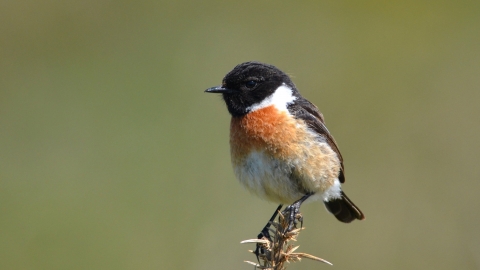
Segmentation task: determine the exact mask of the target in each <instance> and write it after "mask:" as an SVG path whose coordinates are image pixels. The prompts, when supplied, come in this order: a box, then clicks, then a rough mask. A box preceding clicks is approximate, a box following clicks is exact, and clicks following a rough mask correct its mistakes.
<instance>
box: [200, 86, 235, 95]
mask: <svg viewBox="0 0 480 270" xmlns="http://www.w3.org/2000/svg"><path fill="white" fill-rule="evenodd" d="M205 92H206V93H221V94H223V93H233V92H235V90H232V89H228V88H225V87H222V86H214V87H211V88H208V89H207V90H205Z"/></svg>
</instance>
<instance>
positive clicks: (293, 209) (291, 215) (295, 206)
mask: <svg viewBox="0 0 480 270" xmlns="http://www.w3.org/2000/svg"><path fill="white" fill-rule="evenodd" d="M312 195H313V193H307V194H305V195H303V197H302V198H300V199H299V200H297V201H295V202H294V203H292V204H291V205H289V206H287V207H285V210H283V212H282V214H283V215H284V216H287V215H288V228H287V230H286V231H285V232H284V233H286V232H289V231H291V230H292V229H293V228H294V227H296V219H297V214H298V213H299V212H300V206H301V205H302V203H303V202H304V201H305V200H306V199H308V198H309V197H310V196H312ZM299 220H300V222H301V223H302V226H303V218H300V219H299Z"/></svg>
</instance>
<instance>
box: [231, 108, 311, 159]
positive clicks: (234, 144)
mask: <svg viewBox="0 0 480 270" xmlns="http://www.w3.org/2000/svg"><path fill="white" fill-rule="evenodd" d="M301 129H302V128H300V130H301ZM305 135H306V134H305V132H299V129H298V128H297V123H296V121H295V119H293V118H292V117H291V116H289V115H287V112H284V111H279V110H277V109H276V108H275V107H274V106H269V107H266V108H263V109H259V110H257V111H254V112H251V113H249V114H247V115H245V116H243V117H238V118H235V117H234V118H232V120H231V125H230V146H231V152H232V153H231V154H232V162H233V163H234V164H236V163H237V162H240V161H241V160H242V159H243V158H244V157H245V156H246V155H248V153H250V152H251V151H252V150H263V151H265V152H266V153H268V154H270V155H273V156H275V157H276V158H278V159H288V157H290V156H292V155H294V154H295V152H297V151H298V150H299V149H296V148H298V142H299V141H301V140H305Z"/></svg>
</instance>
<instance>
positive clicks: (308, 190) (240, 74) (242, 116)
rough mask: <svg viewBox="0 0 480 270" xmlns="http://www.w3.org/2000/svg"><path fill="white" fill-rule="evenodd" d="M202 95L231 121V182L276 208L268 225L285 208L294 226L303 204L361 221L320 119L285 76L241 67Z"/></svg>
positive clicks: (271, 69)
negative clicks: (218, 100)
mask: <svg viewBox="0 0 480 270" xmlns="http://www.w3.org/2000/svg"><path fill="white" fill-rule="evenodd" d="M205 92H207V93H217V94H221V95H222V97H223V101H224V102H225V104H226V106H227V109H228V112H229V113H230V115H231V121H230V155H231V162H232V166H233V170H234V174H235V176H236V177H237V178H238V180H239V181H240V183H241V184H242V185H243V186H244V187H245V188H246V189H247V190H249V191H250V192H251V193H253V194H255V195H257V196H259V197H260V198H263V199H266V200H268V201H272V202H275V203H279V204H280V205H279V206H278V208H277V211H276V212H275V213H274V215H273V216H272V218H271V219H270V222H271V221H273V219H274V218H275V216H276V213H277V212H278V210H280V209H281V208H282V206H283V205H284V204H288V205H289V206H288V207H289V209H290V210H292V211H290V213H291V218H293V220H295V215H296V214H297V213H298V211H299V208H300V206H301V205H302V203H303V202H305V201H307V200H308V201H318V200H320V201H322V202H323V203H324V205H325V207H326V209H327V210H328V211H329V212H330V213H332V214H333V215H334V216H335V217H336V219H337V220H339V221H341V222H343V223H350V222H352V221H354V220H363V219H365V216H364V214H363V213H362V211H360V209H359V208H358V207H357V206H356V205H355V204H354V203H353V202H352V201H351V200H350V199H349V198H348V197H347V195H346V194H345V192H343V190H342V188H341V185H342V184H343V183H344V182H345V169H344V165H343V158H342V155H341V154H340V150H339V148H338V146H337V143H336V142H335V139H334V138H333V136H332V135H331V134H330V132H329V131H328V129H327V127H326V126H325V120H324V117H323V115H322V113H321V112H320V111H319V109H318V108H317V106H315V105H314V104H313V103H311V102H310V101H308V100H307V99H305V98H304V97H303V96H302V95H300V92H299V91H298V89H297V87H296V86H295V84H294V83H293V82H292V80H291V78H290V77H289V76H288V75H287V74H286V73H285V72H283V71H281V70H280V69H278V68H277V67H275V66H273V65H270V64H266V63H262V62H257V61H249V62H244V63H241V64H238V65H237V66H235V67H234V68H233V69H232V70H231V71H230V72H228V73H227V74H226V75H225V77H224V78H223V80H222V84H221V85H220V86H215V87H211V88H208V89H207V90H205ZM267 227H268V223H267V226H266V227H265V228H264V229H263V230H262V232H263V233H264V235H265V234H268V230H267ZM290 227H291V226H290ZM261 235H262V233H261V234H260V235H259V238H261Z"/></svg>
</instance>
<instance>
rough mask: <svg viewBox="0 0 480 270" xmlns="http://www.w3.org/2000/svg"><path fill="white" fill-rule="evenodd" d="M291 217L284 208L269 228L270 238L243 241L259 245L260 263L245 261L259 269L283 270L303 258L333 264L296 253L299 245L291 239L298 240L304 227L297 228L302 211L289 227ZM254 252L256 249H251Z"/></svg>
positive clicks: (305, 254) (243, 242)
mask: <svg viewBox="0 0 480 270" xmlns="http://www.w3.org/2000/svg"><path fill="white" fill-rule="evenodd" d="M288 217H290V213H289V210H284V212H282V213H279V215H278V222H275V221H274V222H272V223H271V226H270V228H269V232H270V236H271V237H270V238H271V239H269V238H267V237H265V236H264V237H263V238H262V239H250V240H245V241H242V242H241V243H242V244H245V243H256V244H257V247H258V249H257V250H258V251H259V252H258V254H256V255H258V260H259V263H255V262H250V261H245V262H246V263H249V264H252V265H254V266H255V267H256V268H259V269H268V270H283V269H286V268H287V266H286V264H285V263H286V262H287V263H290V262H297V261H300V260H301V259H302V258H306V259H311V260H315V261H319V262H323V263H326V264H329V265H332V264H331V263H330V262H328V261H326V260H324V259H322V258H318V257H315V256H313V255H310V254H307V253H295V251H296V250H297V249H298V247H299V246H293V245H292V244H290V243H289V242H290V241H297V237H298V235H299V234H300V231H301V230H303V229H304V228H303V227H301V228H296V220H301V219H302V216H301V214H300V213H298V214H297V216H296V217H294V218H295V220H294V221H293V224H295V226H293V228H291V229H289V224H292V222H291V221H290V220H289V219H288ZM250 252H252V253H254V254H255V252H254V251H252V250H250Z"/></svg>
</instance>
